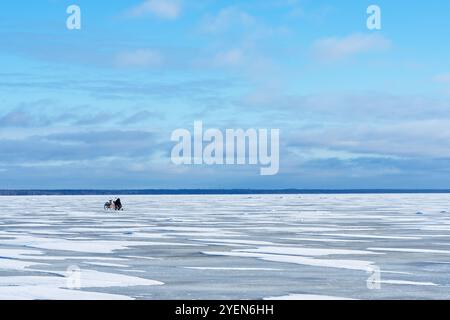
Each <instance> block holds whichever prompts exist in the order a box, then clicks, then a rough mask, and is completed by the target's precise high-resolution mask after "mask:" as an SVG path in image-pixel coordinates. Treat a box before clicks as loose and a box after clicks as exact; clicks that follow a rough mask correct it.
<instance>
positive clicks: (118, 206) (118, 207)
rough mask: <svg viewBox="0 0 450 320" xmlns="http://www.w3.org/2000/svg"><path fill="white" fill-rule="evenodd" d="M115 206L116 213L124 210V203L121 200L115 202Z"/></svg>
mask: <svg viewBox="0 0 450 320" xmlns="http://www.w3.org/2000/svg"><path fill="white" fill-rule="evenodd" d="M114 206H115V209H116V211H121V210H122V202H121V201H120V198H117V200H116V201H114Z"/></svg>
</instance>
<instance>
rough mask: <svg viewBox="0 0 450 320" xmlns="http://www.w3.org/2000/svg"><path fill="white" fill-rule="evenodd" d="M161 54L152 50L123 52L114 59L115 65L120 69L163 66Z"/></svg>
mask: <svg viewBox="0 0 450 320" xmlns="http://www.w3.org/2000/svg"><path fill="white" fill-rule="evenodd" d="M163 62H164V57H163V54H162V53H161V52H159V51H157V50H153V49H137V50H134V51H125V52H121V53H119V54H118V55H117V56H116V57H115V64H116V66H118V67H121V68H149V67H160V66H162V65H163Z"/></svg>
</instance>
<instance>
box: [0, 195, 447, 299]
mask: <svg viewBox="0 0 450 320" xmlns="http://www.w3.org/2000/svg"><path fill="white" fill-rule="evenodd" d="M121 198H122V200H123V204H124V207H125V211H123V212H109V211H108V212H105V211H104V210H103V203H104V202H105V201H106V200H108V199H109V198H108V197H104V196H86V197H82V196H55V197H51V196H30V197H0V209H1V212H0V299H450V195H446V194H403V195H400V194H389V195H381V194H374V195H367V194H365V195H350V194H349V195H254V196H251V195H236V196H232V195H226V196H206V195H190V196H123V197H121ZM71 268H72V269H73V268H78V269H77V270H79V273H78V274H77V275H78V276H79V286H78V287H76V288H72V287H71V286H70V285H69V284H70V283H71V282H70V281H71V280H72V278H71V277H73V274H70V272H68V270H72V269H71Z"/></svg>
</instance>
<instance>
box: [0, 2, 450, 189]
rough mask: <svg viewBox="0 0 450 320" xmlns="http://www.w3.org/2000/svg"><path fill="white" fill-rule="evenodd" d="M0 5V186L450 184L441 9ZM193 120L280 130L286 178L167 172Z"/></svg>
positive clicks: (449, 68)
mask: <svg viewBox="0 0 450 320" xmlns="http://www.w3.org/2000/svg"><path fill="white" fill-rule="evenodd" d="M71 4H76V5H78V6H80V8H81V12H82V29H81V30H73V31H69V30H67V28H66V19H67V17H68V15H67V14H66V8H67V7H68V6H69V5H71ZM371 4H376V5H378V6H380V8H381V10H382V29H381V30H379V31H370V30H368V29H367V28H366V19H367V14H366V9H367V7H368V6H369V5H371ZM1 6H2V7H1V10H0V37H1V39H2V40H1V41H0V188H1V189H8V188H51V189H55V188H70V189H72V188H112V189H114V188H450V129H449V128H450V59H448V57H449V56H450V45H449V43H448V39H447V38H448V34H449V33H450V19H449V17H450V3H449V2H448V1H444V0H441V1H438V0H433V1H414V2H411V1H406V0H397V1H381V0H380V1H378V0H374V1H361V0H359V1H356V0H354V1H353V0H349V1H330V0H328V1H324V0H314V1H312V0H310V1H307V0H267V1H256V0H254V1H230V0H228V1H213V0H198V1H187V0H148V1H144V0H133V1H132V0H122V1H100V0H96V1H92V0H90V1H84V0H80V1H74V0H72V1H60V0H48V1H44V0H39V1H32V2H30V1H25V0H16V1H13V2H8V3H2V5H1ZM195 120H202V121H203V123H204V125H205V126H206V127H211V128H219V129H223V130H224V129H226V128H243V129H247V128H279V129H281V150H280V172H279V174H278V175H276V176H260V175H259V167H256V166H209V167H205V166H192V167H191V166H184V167H179V166H175V165H173V164H172V163H171V161H170V152H171V148H172V147H173V145H174V144H173V142H171V141H170V135H171V132H172V131H173V130H175V129H177V128H187V129H192V126H193V123H194V121H195Z"/></svg>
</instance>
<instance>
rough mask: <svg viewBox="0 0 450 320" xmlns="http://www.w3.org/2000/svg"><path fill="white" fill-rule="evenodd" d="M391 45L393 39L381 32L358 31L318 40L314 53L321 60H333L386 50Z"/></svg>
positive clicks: (314, 46)
mask: <svg viewBox="0 0 450 320" xmlns="http://www.w3.org/2000/svg"><path fill="white" fill-rule="evenodd" d="M390 46H391V41H390V40H388V39H387V38H385V37H383V36H381V35H379V34H362V33H356V34H351V35H349V36H346V37H341V38H339V37H332V38H324V39H320V40H317V41H316V42H315V43H314V44H313V55H314V57H315V58H316V59H318V60H320V61H324V62H333V61H338V60H342V59H346V58H349V57H352V56H355V55H358V54H362V53H369V52H379V51H384V50H387V49H389V48H390Z"/></svg>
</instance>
